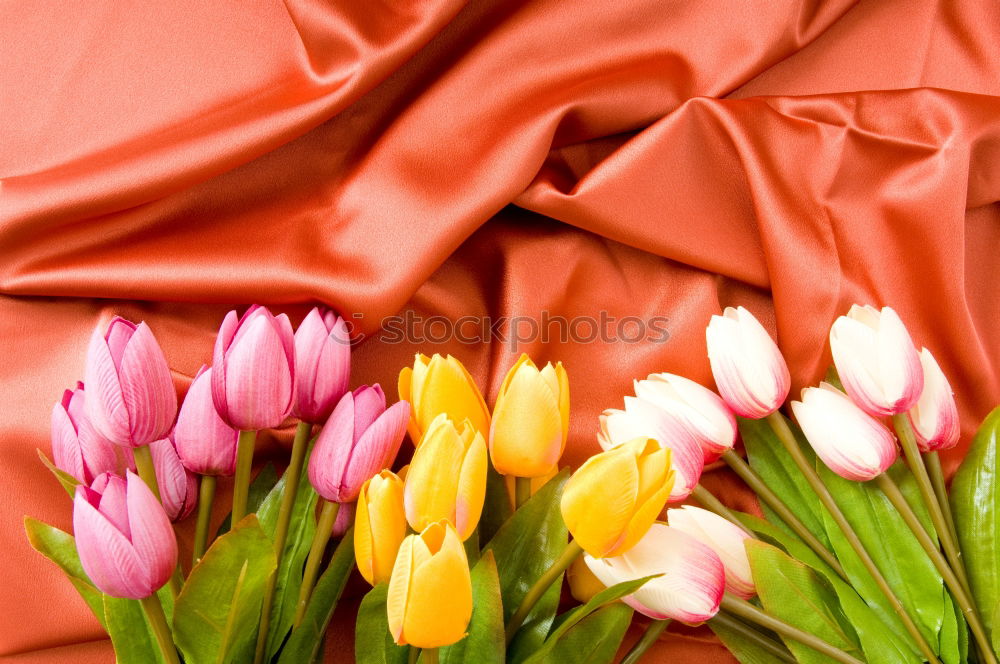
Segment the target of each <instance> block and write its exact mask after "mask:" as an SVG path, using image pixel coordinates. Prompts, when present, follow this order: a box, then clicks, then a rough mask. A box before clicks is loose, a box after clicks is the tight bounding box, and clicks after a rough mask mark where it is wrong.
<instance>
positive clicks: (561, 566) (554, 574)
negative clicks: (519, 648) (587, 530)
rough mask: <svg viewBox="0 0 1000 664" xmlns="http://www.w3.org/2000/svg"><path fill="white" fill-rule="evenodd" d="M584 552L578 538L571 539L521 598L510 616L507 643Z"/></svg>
mask: <svg viewBox="0 0 1000 664" xmlns="http://www.w3.org/2000/svg"><path fill="white" fill-rule="evenodd" d="M581 553H583V548H582V547H581V546H580V545H579V544H577V543H576V540H570V541H569V543H568V544H567V545H566V548H565V549H563V552H562V554H560V556H559V557H558V558H557V559H556V561H555V562H554V563H552V566H551V567H549V568H548V569H547V570H546V571H545V573H543V574H542V575H541V576H540V577H538V580H537V581H535V585H533V586H531V588H529V589H528V593H527V594H526V595H525V596H524V599H523V600H521V605H520V606H518V607H517V610H516V611H514V614H513V615H511V617H510V622H508V623H507V643H508V644H509V643H510V642H511V639H513V638H514V635H515V634H517V630H519V629H520V628H521V625H522V624H523V623H524V620H525V618H527V617H528V614H529V613H531V609H533V608H534V607H535V604H536V603H537V602H538V600H539V599H541V597H542V595H544V594H545V591H546V590H548V589H549V586H551V585H552V584H553V583H555V582H556V579H558V578H559V576H560V575H561V574H562V573H563V572H565V571H566V568H567V567H569V566H570V565H572V564H573V561H574V560H576V559H577V558H578V557H579V555H580V554H581Z"/></svg>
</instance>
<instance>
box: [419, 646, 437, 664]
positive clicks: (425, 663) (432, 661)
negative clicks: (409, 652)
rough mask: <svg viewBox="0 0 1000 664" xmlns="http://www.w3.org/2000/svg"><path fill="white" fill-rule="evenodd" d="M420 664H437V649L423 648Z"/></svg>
mask: <svg viewBox="0 0 1000 664" xmlns="http://www.w3.org/2000/svg"><path fill="white" fill-rule="evenodd" d="M420 664H438V649H437V648H424V649H423V650H421V651H420Z"/></svg>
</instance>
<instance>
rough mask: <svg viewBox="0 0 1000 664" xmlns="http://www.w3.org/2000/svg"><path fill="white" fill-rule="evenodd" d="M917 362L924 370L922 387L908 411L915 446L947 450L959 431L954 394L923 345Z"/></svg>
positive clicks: (958, 434) (924, 449)
mask: <svg viewBox="0 0 1000 664" xmlns="http://www.w3.org/2000/svg"><path fill="white" fill-rule="evenodd" d="M920 366H921V367H922V368H923V372H924V389H923V391H922V392H921V393H920V399H919V400H918V401H917V403H915V404H914V405H913V407H912V408H910V410H909V412H907V417H909V418H910V425H911V426H912V427H913V433H914V435H915V437H916V439H917V446H918V447H919V448H920V451H921V452H933V451H936V450H949V449H951V448H953V447H955V445H958V439H959V436H960V435H961V428H960V425H959V421H958V405H956V404H955V395H954V394H953V393H952V391H951V384H950V383H948V377H947V376H945V375H944V372H943V371H941V367H940V366H938V363H937V360H935V359H934V356H933V355H931V352H930V351H929V350H927V349H926V348H924V349H923V350H921V351H920Z"/></svg>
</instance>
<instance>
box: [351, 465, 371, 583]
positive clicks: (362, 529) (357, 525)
mask: <svg viewBox="0 0 1000 664" xmlns="http://www.w3.org/2000/svg"><path fill="white" fill-rule="evenodd" d="M369 482H370V481H369ZM369 482H366V483H365V485H364V486H363V487H361V493H359V494H358V509H357V514H355V517H354V560H355V562H357V564H358V571H359V572H361V576H363V577H364V578H365V581H367V582H368V583H369V584H371V585H373V586H374V585H375V545H374V543H373V542H372V533H373V530H374V529H373V528H372V526H371V522H370V520H369V516H368V498H367V494H368V487H369Z"/></svg>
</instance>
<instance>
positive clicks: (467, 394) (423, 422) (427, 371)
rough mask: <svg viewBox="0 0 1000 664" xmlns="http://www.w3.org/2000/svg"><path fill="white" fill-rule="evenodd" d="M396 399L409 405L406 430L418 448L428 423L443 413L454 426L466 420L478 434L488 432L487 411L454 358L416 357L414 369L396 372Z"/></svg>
mask: <svg viewBox="0 0 1000 664" xmlns="http://www.w3.org/2000/svg"><path fill="white" fill-rule="evenodd" d="M399 398H400V399H405V400H406V401H409V402H410V423H409V426H408V428H407V430H408V431H409V432H410V439H411V440H412V441H413V444H414V445H419V444H420V440H421V439H422V438H423V436H424V432H425V431H426V430H427V428H428V427H429V426H430V423H431V421H433V419H434V418H435V417H437V416H438V415H439V414H440V413H445V414H446V415H447V416H448V417H450V418H451V419H452V420H454V421H455V422H464V421H465V420H469V421H470V422H472V425H473V426H474V427H475V428H476V430H478V431H489V430H490V411H489V409H488V408H487V407H486V400H485V399H483V395H482V392H480V391H479V387H477V386H476V381H474V380H473V379H472V376H470V375H469V372H468V371H466V369H465V367H464V366H463V365H462V363H461V362H459V361H458V360H457V359H456V358H454V357H452V356H451V355H448V356H447V357H441V356H440V355H438V354H436V353H435V354H434V356H433V357H427V356H426V355H424V354H422V353H418V354H417V355H416V357H415V359H414V361H413V367H404V368H403V370H402V371H400V372H399Z"/></svg>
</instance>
